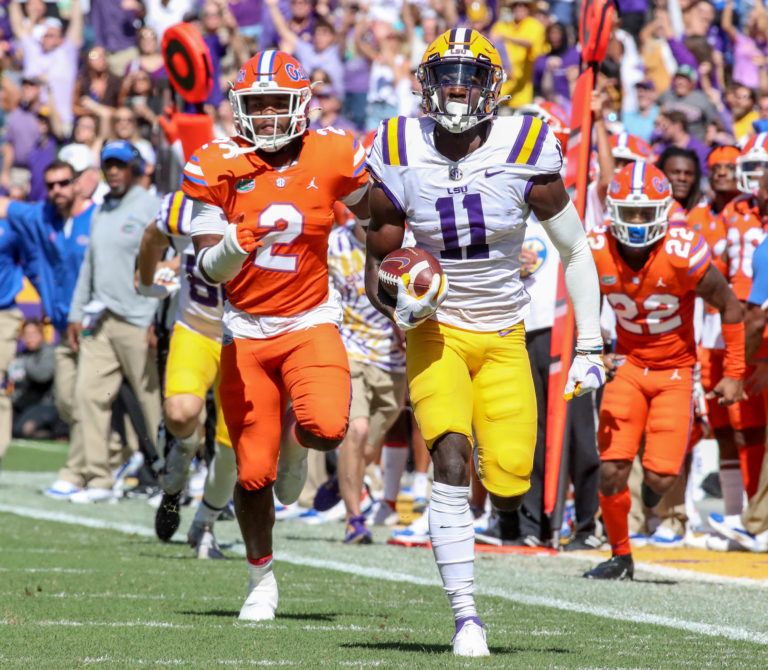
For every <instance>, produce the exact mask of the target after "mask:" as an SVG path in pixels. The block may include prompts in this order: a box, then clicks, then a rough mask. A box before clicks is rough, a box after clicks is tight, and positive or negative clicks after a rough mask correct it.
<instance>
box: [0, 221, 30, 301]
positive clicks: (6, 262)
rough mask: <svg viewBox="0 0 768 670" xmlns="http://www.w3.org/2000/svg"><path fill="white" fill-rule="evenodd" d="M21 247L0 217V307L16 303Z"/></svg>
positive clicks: (22, 258)
mask: <svg viewBox="0 0 768 670" xmlns="http://www.w3.org/2000/svg"><path fill="white" fill-rule="evenodd" d="M24 260H25V259H24V256H23V247H22V244H21V239H20V238H19V236H18V235H17V234H16V233H15V232H14V231H13V230H12V229H11V226H10V225H9V224H8V222H7V221H6V220H5V219H0V309H9V308H11V307H13V306H15V304H16V294H17V293H18V292H19V291H21V286H22V263H23V262H24Z"/></svg>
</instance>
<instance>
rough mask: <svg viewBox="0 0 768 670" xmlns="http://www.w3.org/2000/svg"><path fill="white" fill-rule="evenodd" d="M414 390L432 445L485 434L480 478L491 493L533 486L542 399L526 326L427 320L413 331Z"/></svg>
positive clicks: (518, 491) (409, 358)
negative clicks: (480, 326)
mask: <svg viewBox="0 0 768 670" xmlns="http://www.w3.org/2000/svg"><path fill="white" fill-rule="evenodd" d="M407 344H408V346H407V370H408V388H409V390H410V395H411V404H412V405H413V410H414V414H415V416H416V421H417V422H418V424H419V428H420V429H421V432H422V435H423V436H424V439H425V440H426V443H427V446H428V447H429V448H430V449H431V448H432V446H433V445H434V443H435V442H436V441H437V439H438V438H440V437H441V436H443V435H445V434H446V433H459V434H461V435H464V436H466V437H467V439H468V440H469V441H470V443H472V441H473V437H472V436H473V431H474V436H475V438H476V439H477V448H478V462H479V467H478V475H479V477H480V479H481V481H482V482H483V485H484V486H485V487H486V488H487V489H488V491H490V492H491V493H493V494H495V495H497V496H500V497H505V498H507V497H512V496H518V495H521V494H523V493H525V492H526V491H527V490H528V489H529V488H530V476H531V469H532V468H533V451H534V448H535V446H536V396H535V393H534V389H533V379H532V378H531V368H530V364H529V361H528V353H527V352H526V349H525V328H524V326H523V324H522V323H519V324H517V325H516V326H514V327H513V328H510V329H507V330H502V331H498V332H491V333H478V332H473V331H468V330H462V329H460V328H453V327H450V326H446V325H444V324H439V323H437V322H436V321H426V322H424V323H423V324H421V325H420V326H418V327H417V328H414V329H413V330H410V331H408V333H407Z"/></svg>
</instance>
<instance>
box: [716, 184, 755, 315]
mask: <svg viewBox="0 0 768 670" xmlns="http://www.w3.org/2000/svg"><path fill="white" fill-rule="evenodd" d="M720 220H721V222H722V224H723V225H724V226H725V230H726V252H727V260H728V271H727V272H726V273H725V274H726V277H728V280H729V281H730V283H731V288H732V289H733V292H734V293H735V294H736V297H737V298H738V299H739V300H742V301H744V300H746V299H747V298H749V292H750V291H751V290H752V257H753V256H754V255H755V249H757V247H758V246H759V245H760V243H761V242H762V241H763V239H764V238H765V234H766V230H765V228H764V225H763V221H762V219H761V217H760V214H759V213H758V211H757V204H756V203H755V201H754V198H753V197H752V196H744V197H742V198H736V199H735V200H732V201H731V202H729V203H728V204H727V205H726V206H725V207H724V208H723V211H722V213H721V214H720Z"/></svg>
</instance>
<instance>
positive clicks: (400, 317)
mask: <svg viewBox="0 0 768 670" xmlns="http://www.w3.org/2000/svg"><path fill="white" fill-rule="evenodd" d="M410 284H411V277H410V275H409V274H408V273H405V274H404V275H403V276H402V277H400V281H399V282H398V283H397V304H396V306H395V323H396V324H397V325H398V326H399V327H400V328H402V329H403V330H410V329H411V328H415V327H416V326H418V325H419V324H420V323H422V322H423V321H425V320H426V319H428V318H429V317H430V316H432V315H433V314H434V313H435V312H436V311H437V308H438V307H440V305H441V304H442V302H443V300H445V299H446V297H447V296H448V277H446V276H445V274H443V273H441V274H439V275H438V274H436V275H434V276H433V277H432V282H431V283H430V285H429V288H428V289H427V292H426V293H425V294H424V295H422V296H419V297H416V296H415V295H413V293H411V290H410Z"/></svg>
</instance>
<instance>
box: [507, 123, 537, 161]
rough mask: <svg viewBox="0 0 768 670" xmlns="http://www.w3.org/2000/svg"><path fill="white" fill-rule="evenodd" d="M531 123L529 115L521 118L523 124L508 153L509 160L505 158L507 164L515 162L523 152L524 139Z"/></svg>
mask: <svg viewBox="0 0 768 670" xmlns="http://www.w3.org/2000/svg"><path fill="white" fill-rule="evenodd" d="M532 122H533V117H532V116H529V115H527V114H526V115H525V116H523V123H522V125H521V126H520V132H519V133H518V134H517V139H516V140H515V143H514V145H512V151H510V153H509V158H507V163H515V162H517V157H518V156H519V155H520V152H521V151H522V150H523V145H524V144H525V138H526V137H528V131H529V130H530V129H531V123H532Z"/></svg>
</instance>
